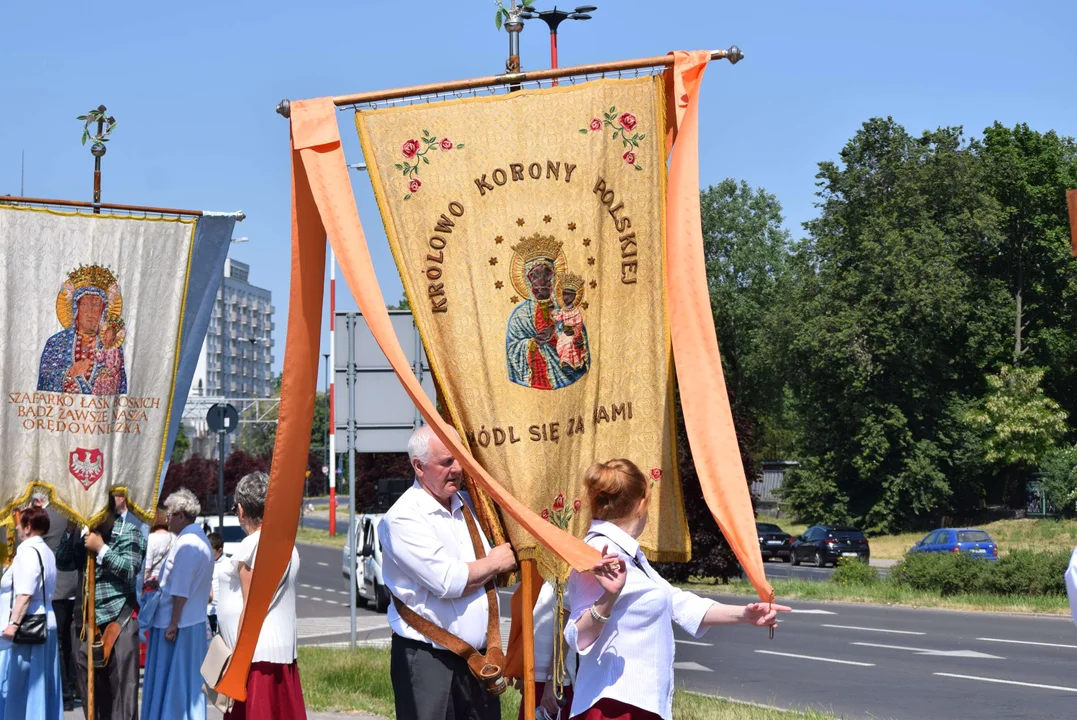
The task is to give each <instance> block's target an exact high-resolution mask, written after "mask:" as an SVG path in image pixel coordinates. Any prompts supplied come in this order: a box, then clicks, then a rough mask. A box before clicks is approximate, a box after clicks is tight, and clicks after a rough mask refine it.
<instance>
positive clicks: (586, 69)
mask: <svg viewBox="0 0 1077 720" xmlns="http://www.w3.org/2000/svg"><path fill="white" fill-rule="evenodd" d="M743 58H744V53H743V52H741V49H740V48H738V47H737V46H736V45H733V46H732V47H730V48H729V49H728V50H714V51H712V52H711V60H728V61H729V62H730V63H733V64H736V63H737V62H739V61H740V60H741V59H743ZM672 65H673V56H672V55H659V56H657V57H649V58H638V59H636V60H620V61H617V62H608V63H596V64H594V65H576V66H573V67H564V68H549V69H546V70H534V71H532V72H518V73H505V74H504V75H490V76H487V77H481V78H471V79H469V80H454V81H452V82H442V83H430V84H428V85H413V86H411V87H406V88H397V89H395V90H375V91H373V92H365V93H356V94H354V95H338V96H336V97H334V98H333V104H334V105H336V106H337V107H341V106H347V105H361V104H364V103H372V102H379V101H384V100H400V99H402V98H408V97H419V96H421V95H437V94H439V93H453V92H461V91H465V90H478V89H479V88H487V87H494V86H498V85H510V86H517V85H519V84H520V83H525V82H538V81H540V80H555V79H557V78H567V77H574V76H583V75H602V74H604V73H616V72H624V71H628V70H642V69H644V68H653V67H670V66H672ZM277 112H278V113H279V114H280V115H283V116H284V117H290V116H291V112H292V111H291V102H290V101H289V100H281V102H280V103H279V104H278V105H277Z"/></svg>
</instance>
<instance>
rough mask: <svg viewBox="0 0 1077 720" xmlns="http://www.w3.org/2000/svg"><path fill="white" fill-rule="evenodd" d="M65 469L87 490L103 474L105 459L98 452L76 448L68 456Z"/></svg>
mask: <svg viewBox="0 0 1077 720" xmlns="http://www.w3.org/2000/svg"><path fill="white" fill-rule="evenodd" d="M67 469H68V470H69V471H70V472H71V474H72V475H74V476H75V479H76V480H78V481H79V482H80V483H81V484H82V487H83V489H85V490H89V489H90V486H91V485H93V484H94V483H95V482H97V481H98V480H99V479H101V476H102V475H104V474H105V457H104V455H103V454H102V453H101V451H100V450H87V449H86V448H76V449H75V450H72V451H71V453H70V455H69V456H68V462H67Z"/></svg>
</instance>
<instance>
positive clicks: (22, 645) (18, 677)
mask: <svg viewBox="0 0 1077 720" xmlns="http://www.w3.org/2000/svg"><path fill="white" fill-rule="evenodd" d="M48 531H49V514H48V513H47V512H45V510H44V509H42V508H37V507H31V508H28V509H26V510H24V511H23V512H22V516H21V517H20V518H19V525H18V533H19V538H20V539H21V540H22V542H21V543H20V544H19V549H18V551H17V552H16V553H15V559H14V560H13V561H12V562H11V567H10V568H9V569H8V571H7V572H6V573H5V574H4V578H3V580H2V581H0V597H4V598H6V599H7V600H8V608H7V610H8V613H9V617H8V623H7V627H5V629H4V632H3V639H4V643H3V644H4V645H5V646H8V647H7V649H5V650H3V651H2V653H0V655H2V656H4V657H3V659H2V660H0V663H2V664H0V667H3V669H4V673H3V674H4V685H3V704H2V705H0V707H2V708H3V713H2V714H0V717H2V718H4V719H5V720H14V719H15V718H41V720H63V716H64V701H63V689H62V687H61V685H60V654H59V643H60V639H59V634H58V633H57V630H56V616H55V615H53V613H52V596H53V594H54V593H55V592H56V557H55V556H54V555H53V554H52V550H49V547H48V545H46V544H45V540H44V538H43V537H42V536H43V535H44V534H45V533H47V532H48ZM33 616H37V618H41V617H44V619H45V632H44V633H43V636H44V637H41V638H39V640H40V641H36V640H34V639H33V638H31V637H27V636H28V635H31V634H32V633H30V624H31V623H34V622H36V620H37V618H34V619H31V618H33ZM24 623H26V625H27V627H26V629H25V630H24V632H23V633H19V630H20V627H21V626H22V625H23V624H24ZM17 633H18V634H19V635H18V636H17ZM13 641H14V644H11V645H9V643H12V642H13ZM4 666H6V667H4Z"/></svg>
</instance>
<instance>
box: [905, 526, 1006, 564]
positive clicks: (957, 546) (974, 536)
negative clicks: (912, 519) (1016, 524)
mask: <svg viewBox="0 0 1077 720" xmlns="http://www.w3.org/2000/svg"><path fill="white" fill-rule="evenodd" d="M916 553H965V554H966V555H971V556H972V557H978V558H984V559H985V560H998V545H997V544H996V543H995V541H994V540H992V539H991V536H990V535H988V534H987V532H986V531H985V530H980V529H978V528H943V529H941V530H932V531H931V532H929V533H928V534H927V535H925V536H924V539H923V540H921V541H920V542H918V543H916V544H915V545H913V546H912V547H911V548H909V554H910V555H913V554H916Z"/></svg>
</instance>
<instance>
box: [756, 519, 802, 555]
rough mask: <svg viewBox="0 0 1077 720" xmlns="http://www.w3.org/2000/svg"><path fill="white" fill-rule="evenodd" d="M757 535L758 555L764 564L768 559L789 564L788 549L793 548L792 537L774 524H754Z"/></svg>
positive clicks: (789, 552)
mask: <svg viewBox="0 0 1077 720" xmlns="http://www.w3.org/2000/svg"><path fill="white" fill-rule="evenodd" d="M755 529H756V531H757V532H758V533H759V553H760V554H761V555H762V556H763V561H764V562H766V561H767V560H769V559H770V558H778V559H780V560H781V561H782V562H789V557H790V554H791V551H790V549H791V548H792V546H793V536H792V535H790V534H789V533H787V532H785V531H784V530H782V529H781V528H780V527H778V526H777V525H775V524H774V523H760V522H757V523H756V524H755Z"/></svg>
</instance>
